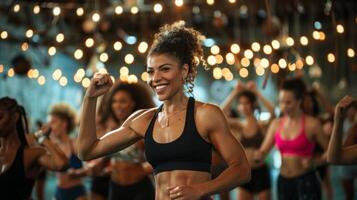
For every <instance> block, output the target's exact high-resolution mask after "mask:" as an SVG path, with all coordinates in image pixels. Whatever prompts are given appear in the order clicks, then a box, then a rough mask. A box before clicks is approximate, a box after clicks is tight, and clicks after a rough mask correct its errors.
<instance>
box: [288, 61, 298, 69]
mask: <svg viewBox="0 0 357 200" xmlns="http://www.w3.org/2000/svg"><path fill="white" fill-rule="evenodd" d="M288 69H289V70H290V71H295V70H296V65H295V63H289V64H288Z"/></svg>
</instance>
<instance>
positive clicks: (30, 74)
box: [27, 69, 33, 78]
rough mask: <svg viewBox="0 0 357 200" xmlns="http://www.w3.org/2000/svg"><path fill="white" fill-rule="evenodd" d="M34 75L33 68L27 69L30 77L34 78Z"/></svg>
mask: <svg viewBox="0 0 357 200" xmlns="http://www.w3.org/2000/svg"><path fill="white" fill-rule="evenodd" d="M32 75H33V70H32V69H30V70H28V71H27V77H28V78H33V76H32Z"/></svg>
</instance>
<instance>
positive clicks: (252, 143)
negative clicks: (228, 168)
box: [240, 130, 264, 149]
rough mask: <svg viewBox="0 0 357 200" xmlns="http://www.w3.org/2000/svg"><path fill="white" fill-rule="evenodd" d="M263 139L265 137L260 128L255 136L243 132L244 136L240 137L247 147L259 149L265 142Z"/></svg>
mask: <svg viewBox="0 0 357 200" xmlns="http://www.w3.org/2000/svg"><path fill="white" fill-rule="evenodd" d="M263 140H264V137H263V135H262V133H261V131H260V130H258V131H257V133H256V134H255V135H254V136H253V137H245V136H244V135H243V134H242V137H241V138H240V143H241V144H242V145H243V147H245V148H255V149H257V148H259V147H260V145H261V144H262V143H263Z"/></svg>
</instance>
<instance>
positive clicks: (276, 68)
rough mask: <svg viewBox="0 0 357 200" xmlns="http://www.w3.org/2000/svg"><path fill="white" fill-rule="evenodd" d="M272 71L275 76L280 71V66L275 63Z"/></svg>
mask: <svg viewBox="0 0 357 200" xmlns="http://www.w3.org/2000/svg"><path fill="white" fill-rule="evenodd" d="M270 69H271V72H273V73H274V74H276V73H278V72H279V70H280V68H279V65H277V64H275V63H274V64H272V65H271V67H270Z"/></svg>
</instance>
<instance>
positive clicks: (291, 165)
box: [280, 155, 312, 178]
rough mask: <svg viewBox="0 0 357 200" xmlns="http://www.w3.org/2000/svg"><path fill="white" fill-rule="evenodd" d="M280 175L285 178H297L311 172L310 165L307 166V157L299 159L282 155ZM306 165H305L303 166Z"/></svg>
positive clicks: (298, 157)
mask: <svg viewBox="0 0 357 200" xmlns="http://www.w3.org/2000/svg"><path fill="white" fill-rule="evenodd" d="M281 159H282V164H281V169H280V174H281V175H282V176H284V177H287V178H293V177H297V176H300V175H303V174H306V173H307V172H310V171H311V170H312V166H311V164H308V160H309V159H311V158H309V157H306V158H304V157H300V156H294V155H283V156H282V158H281ZM304 163H306V164H304Z"/></svg>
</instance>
